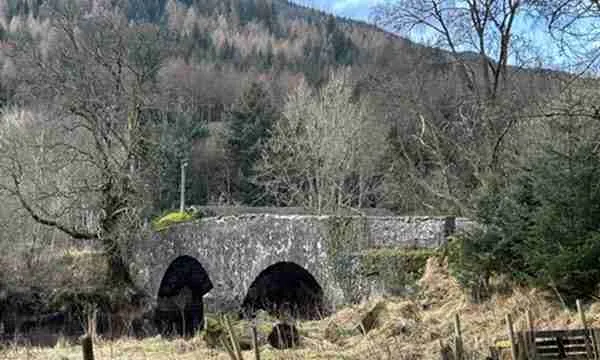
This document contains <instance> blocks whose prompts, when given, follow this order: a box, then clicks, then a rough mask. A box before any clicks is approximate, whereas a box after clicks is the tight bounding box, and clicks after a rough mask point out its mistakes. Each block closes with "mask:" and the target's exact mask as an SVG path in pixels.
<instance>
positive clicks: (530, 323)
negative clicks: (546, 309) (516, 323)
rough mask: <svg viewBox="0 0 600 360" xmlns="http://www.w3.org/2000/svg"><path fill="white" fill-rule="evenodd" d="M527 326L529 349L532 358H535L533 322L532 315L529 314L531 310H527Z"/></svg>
mask: <svg viewBox="0 0 600 360" xmlns="http://www.w3.org/2000/svg"><path fill="white" fill-rule="evenodd" d="M527 327H528V330H529V344H530V346H529V351H530V355H531V358H532V359H535V357H536V354H537V347H536V344H535V326H534V324H533V317H532V316H531V310H527Z"/></svg>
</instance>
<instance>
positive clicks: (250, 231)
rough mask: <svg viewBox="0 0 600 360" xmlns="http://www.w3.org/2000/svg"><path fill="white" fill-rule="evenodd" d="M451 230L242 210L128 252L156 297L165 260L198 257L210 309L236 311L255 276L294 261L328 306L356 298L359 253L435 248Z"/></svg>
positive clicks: (435, 221)
mask: <svg viewBox="0 0 600 360" xmlns="http://www.w3.org/2000/svg"><path fill="white" fill-rule="evenodd" d="M454 228H455V223H454V221H453V219H451V218H450V219H449V218H444V217H390V216H343V217H337V216H314V215H275V214H245V215H232V216H222V217H210V218H204V219H201V220H197V221H195V222H190V223H185V224H179V225H174V226H172V227H170V228H169V229H166V230H164V231H162V232H159V233H155V234H153V236H151V237H150V238H148V239H147V240H146V241H141V242H138V243H137V244H136V248H134V249H133V252H132V254H133V260H134V261H133V264H132V269H131V270H132V274H133V277H134V280H135V281H136V283H137V284H138V285H139V286H140V287H141V288H143V289H145V290H146V292H147V294H148V295H150V296H153V297H155V296H156V294H157V292H158V287H159V286H160V282H161V279H162V277H163V275H164V272H165V270H166V269H167V267H168V266H169V264H170V263H171V262H172V261H173V260H174V259H176V258H177V257H179V256H182V255H189V256H193V257H194V258H196V259H197V260H198V261H199V262H200V263H201V264H202V266H203V267H204V269H205V270H206V271H207V272H208V274H209V276H210V279H211V280H212V282H213V284H214V289H213V290H212V291H210V293H209V294H207V295H206V296H205V303H206V304H207V305H208V307H209V310H216V309H225V308H235V307H236V306H239V304H240V303H241V302H242V300H243V298H244V296H245V294H246V291H247V289H248V288H249V286H250V284H251V283H252V281H254V279H255V278H256V277H257V276H258V275H259V274H260V272H261V271H263V270H264V269H265V268H267V267H268V266H270V265H273V264H275V263H277V262H281V261H291V262H294V263H296V264H298V265H300V266H302V267H304V268H305V269H306V270H308V271H309V272H310V273H311V274H312V275H313V276H314V277H315V279H316V280H317V281H318V282H319V284H320V285H321V287H322V288H323V290H324V293H325V296H326V299H327V301H328V302H329V303H330V304H332V305H337V304H342V303H346V302H352V301H359V300H360V299H361V298H363V297H364V296H367V295H368V293H369V291H370V288H371V287H370V283H369V280H368V279H367V278H366V276H363V275H364V274H362V273H361V271H362V270H361V264H360V256H358V255H360V254H361V252H364V251H366V250H368V249H373V248H399V247H400V248H436V247H438V246H440V245H442V244H443V243H444V241H445V239H446V236H448V235H449V234H450V233H451V232H453V230H454Z"/></svg>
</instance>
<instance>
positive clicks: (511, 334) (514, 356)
mask: <svg viewBox="0 0 600 360" xmlns="http://www.w3.org/2000/svg"><path fill="white" fill-rule="evenodd" d="M506 330H507V332H508V338H509V339H510V355H511V359H512V360H518V359H517V339H516V338H515V331H514V329H513V323H512V319H511V317H510V314H506Z"/></svg>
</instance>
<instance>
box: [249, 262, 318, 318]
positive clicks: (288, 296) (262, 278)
mask: <svg viewBox="0 0 600 360" xmlns="http://www.w3.org/2000/svg"><path fill="white" fill-rule="evenodd" d="M258 310H265V311H267V312H268V313H269V314H271V315H273V316H277V317H286V316H291V317H293V318H299V319H319V318H321V317H322V316H324V310H325V307H324V297H323V289H322V288H321V286H320V285H319V283H318V282H317V280H315V278H314V277H313V276H312V275H311V274H310V273H309V272H308V271H307V270H305V269H304V268H303V267H301V266H299V265H297V264H295V263H292V262H279V263H276V264H274V265H271V266H269V267H267V268H266V269H265V270H263V271H262V272H261V273H260V274H259V275H258V277H257V278H256V279H255V280H254V282H252V284H251V285H250V288H249V289H248V293H247V294H246V297H245V298H244V301H243V303H242V315H243V316H246V317H251V316H254V314H255V313H256V311H258Z"/></svg>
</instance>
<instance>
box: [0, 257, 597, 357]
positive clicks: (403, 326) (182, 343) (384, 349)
mask: <svg viewBox="0 0 600 360" xmlns="http://www.w3.org/2000/svg"><path fill="white" fill-rule="evenodd" d="M419 288H420V292H419V294H418V296H416V297H413V298H411V299H407V298H385V299H383V298H380V299H373V300H372V301H370V302H367V303H363V304H360V305H355V306H351V307H347V308H344V309H341V310H340V311H338V312H336V313H335V314H333V315H332V316H330V317H328V318H326V319H323V320H321V321H306V322H301V323H299V324H298V329H299V333H300V334H301V335H302V337H301V344H300V347H299V348H297V349H293V350H285V351H279V350H276V349H273V348H271V347H270V346H269V345H265V346H262V347H261V359H262V360H284V359H285V360H296V359H336V360H337V359H340V360H342V359H344V360H364V359H369V360H371V359H372V360H396V359H398V360H400V359H402V360H409V359H410V360H412V359H439V350H440V341H441V342H443V343H445V344H448V343H452V339H453V332H454V330H453V319H454V315H455V314H456V313H459V314H460V317H461V323H462V333H463V341H464V348H465V351H466V353H467V355H468V357H467V358H468V359H484V358H485V357H486V356H487V355H489V347H490V346H491V345H492V344H493V343H494V341H495V340H497V339H500V338H504V337H506V325H505V324H504V317H505V315H506V314H511V315H512V317H513V322H514V324H515V328H516V330H517V331H518V330H519V329H522V328H524V327H525V324H526V320H525V312H526V310H528V309H529V310H531V312H532V313H533V316H534V319H535V326H536V328H537V329H568V328H579V327H580V326H581V325H580V323H579V319H578V316H577V313H576V312H575V311H572V310H571V311H569V310H565V309H562V308H561V306H560V304H559V302H558V301H556V300H554V299H552V298H551V295H549V294H546V293H543V292H540V291H536V290H530V289H518V288H517V289H513V291H512V292H511V293H507V294H499V295H496V296H495V297H493V298H491V299H489V300H488V301H486V302H484V303H482V304H473V303H471V302H469V301H468V300H467V297H466V295H465V294H464V292H463V291H462V289H461V288H460V287H459V285H458V283H457V282H456V281H455V280H454V279H453V278H452V277H451V276H450V275H449V274H448V271H447V266H445V264H443V263H440V262H438V261H437V260H436V259H432V260H430V261H428V264H427V267H426V270H425V272H424V274H423V277H422V278H421V280H420V281H419ZM381 302H383V303H384V304H385V307H384V309H383V310H382V311H381V313H380V314H379V317H378V321H377V324H376V326H375V328H374V329H373V330H371V331H370V332H368V333H367V334H366V335H362V334H360V333H359V332H356V331H352V329H353V328H355V327H356V325H357V323H358V322H359V321H360V319H361V317H362V316H363V315H364V314H365V313H366V312H367V311H368V310H370V309H372V308H373V307H374V306H375V304H378V303H381ZM586 315H587V318H588V321H589V323H590V326H592V327H600V303H594V304H592V305H591V306H590V307H589V308H587V309H586ZM332 323H333V324H335V327H334V329H335V332H334V334H335V336H333V337H331V336H328V335H327V334H328V328H329V329H330V330H329V332H330V333H331V324H332ZM95 352H96V360H121V359H122V360H125V359H128V360H129V359H130V360H138V359H140V360H141V359H144V360H167V359H169V360H173V359H175V360H177V359H181V360H184V359H186V360H187V359H189V360H192V359H194V360H197V359H217V360H219V359H222V360H229V357H228V355H227V353H226V352H225V351H219V350H215V349H211V348H209V347H208V345H207V344H206V343H205V342H204V340H203V339H202V337H200V336H197V337H194V338H193V339H190V340H181V339H178V340H167V339H163V338H160V337H155V338H147V339H144V340H134V339H123V340H119V341H115V342H110V341H103V340H98V341H96V344H95ZM243 358H244V359H254V357H253V353H252V351H244V352H243ZM3 359H11V360H46V359H48V360H65V359H68V360H75V359H78V360H79V359H81V349H80V347H78V346H76V345H63V346H56V347H54V348H25V347H9V348H5V349H4V350H0V360H3Z"/></svg>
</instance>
